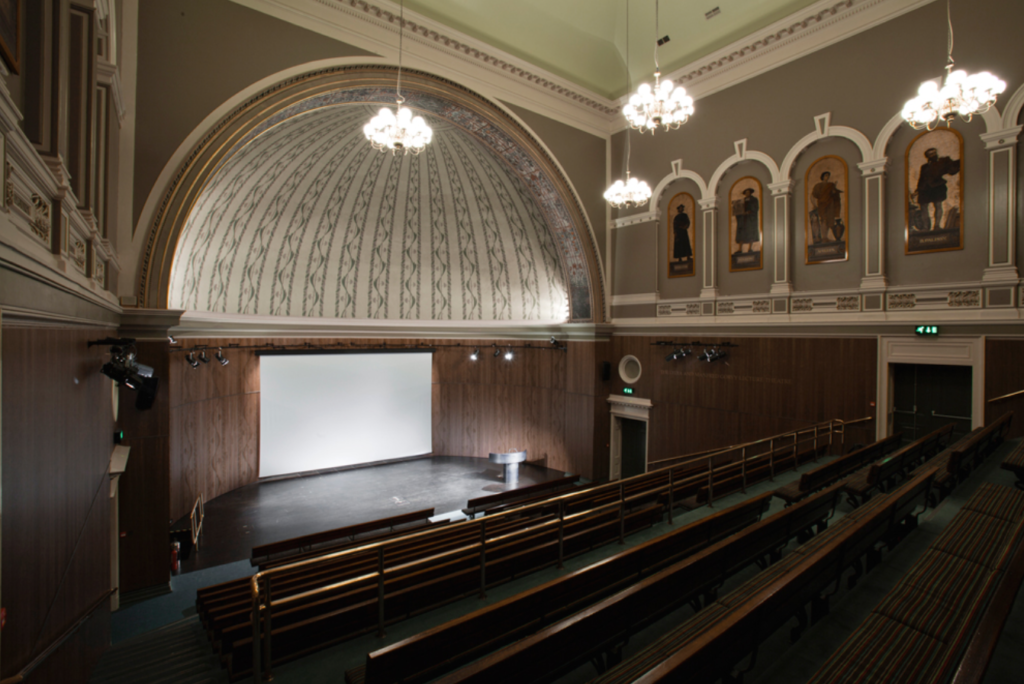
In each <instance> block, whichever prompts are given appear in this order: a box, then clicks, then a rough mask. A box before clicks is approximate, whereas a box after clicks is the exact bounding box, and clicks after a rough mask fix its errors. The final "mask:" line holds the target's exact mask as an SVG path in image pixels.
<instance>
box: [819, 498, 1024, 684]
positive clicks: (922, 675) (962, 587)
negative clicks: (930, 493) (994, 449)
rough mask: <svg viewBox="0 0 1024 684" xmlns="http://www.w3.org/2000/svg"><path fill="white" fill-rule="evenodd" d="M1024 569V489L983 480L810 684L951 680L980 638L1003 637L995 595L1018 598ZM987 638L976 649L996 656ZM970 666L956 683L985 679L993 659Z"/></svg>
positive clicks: (1003, 611) (1000, 609)
mask: <svg viewBox="0 0 1024 684" xmlns="http://www.w3.org/2000/svg"><path fill="white" fill-rule="evenodd" d="M1022 573H1024V493H1022V492H1018V491H1016V490H1014V489H1011V488H1009V487H1000V486H998V485H993V484H988V483H986V484H983V485H982V486H981V487H980V488H979V489H978V491H977V492H976V493H975V494H974V496H972V497H971V498H970V499H969V500H968V502H967V503H966V504H965V505H964V506H963V508H961V510H960V511H959V512H958V513H957V515H956V516H955V517H954V518H953V520H952V521H951V522H950V523H949V525H947V526H946V528H945V529H944V530H943V531H942V533H941V534H940V535H939V537H938V538H937V539H936V540H935V541H934V542H932V544H931V545H930V546H929V547H928V550H927V551H925V553H924V554H922V556H921V557H920V558H919V559H918V560H917V562H916V563H915V564H914V565H913V567H911V569H910V571H909V572H907V574H906V575H905V576H904V577H903V579H902V580H901V581H900V583H899V584H898V585H896V587H894V588H893V589H892V590H891V591H890V592H889V593H888V594H887V595H886V596H885V598H884V599H882V601H881V602H880V603H879V604H878V605H877V606H876V607H875V609H874V611H872V613H871V615H870V616H869V617H868V618H867V620H865V621H864V622H863V623H862V624H861V625H860V626H859V627H858V628H857V629H856V631H854V633H853V634H851V635H850V637H849V638H848V639H847V640H846V642H845V643H844V644H843V645H842V646H841V647H840V648H839V649H838V650H837V651H836V652H835V653H834V654H832V656H831V657H830V658H829V660H828V661H827V662H826V663H825V664H824V665H823V666H822V667H821V669H820V670H818V672H817V673H816V674H815V675H814V677H813V678H812V679H811V684H819V683H822V684H823V683H825V682H828V683H829V684H842V683H844V682H851V683H852V682H883V681H884V682H893V681H919V682H929V683H930V684H938V683H941V682H949V681H952V680H953V678H954V676H956V675H957V673H958V671H959V670H960V668H961V664H962V663H963V661H964V660H965V656H966V654H967V653H968V651H969V650H970V647H971V645H972V642H973V641H975V639H976V638H978V637H977V636H976V635H985V634H988V635H993V634H994V635H995V637H998V633H999V631H1000V630H1001V628H1002V621H1003V620H1005V617H1006V607H1005V606H999V605H998V604H994V603H993V600H994V598H995V597H996V596H999V595H1001V593H1002V595H1003V596H1007V595H1008V596H1009V597H1011V598H1010V601H1009V602H1010V603H1012V597H1013V596H1014V595H1016V592H1017V589H1018V588H1019V586H1020V582H1021V577H1022ZM1004 588H1005V589H1007V590H1008V591H1006V592H1001V591H1000V590H1001V589H1004ZM1004 600H1005V598H1004ZM986 622H989V623H992V622H995V624H993V625H992V626H991V628H990V629H987V630H986V629H980V627H981V626H982V625H983V624H984V623H986ZM988 642H989V643H987V644H981V645H980V646H979V648H978V649H975V651H976V652H977V653H987V654H988V655H989V656H990V655H991V652H992V650H993V648H994V642H995V639H993V638H991V636H989V637H988ZM970 664H971V666H972V669H973V679H972V680H965V679H963V678H961V677H958V678H957V680H958V681H980V680H981V678H982V676H983V675H984V671H985V666H986V664H987V659H985V662H977V661H976V660H975V659H972V662H971V663H970Z"/></svg>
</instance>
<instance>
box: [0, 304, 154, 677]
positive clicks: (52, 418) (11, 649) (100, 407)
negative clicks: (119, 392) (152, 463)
mask: <svg viewBox="0 0 1024 684" xmlns="http://www.w3.org/2000/svg"><path fill="white" fill-rule="evenodd" d="M112 332H113V331H112V330H107V329H85V328H74V329H61V328H47V327H24V328H19V327H12V326H11V325H10V324H8V323H6V322H5V324H4V328H3V332H2V350H3V602H4V607H5V608H6V609H7V625H6V627H5V628H4V634H3V640H2V654H0V656H2V657H0V659H2V662H3V665H2V670H0V676H2V677H9V676H12V675H14V674H15V673H17V672H18V671H19V670H21V668H22V667H24V666H25V665H26V664H27V663H28V662H29V661H31V660H32V659H33V658H34V657H35V656H36V655H38V654H39V653H40V652H41V651H42V650H43V649H45V648H46V647H47V646H48V645H49V644H50V643H52V642H53V641H54V639H56V638H57V637H58V636H60V635H61V634H62V633H63V632H64V631H65V630H66V629H67V628H68V627H69V626H70V625H71V624H72V623H74V622H75V621H76V620H77V619H78V618H79V617H80V616H81V615H82V614H83V613H85V612H86V610H87V609H88V608H89V607H90V606H91V605H92V604H93V603H94V602H95V601H96V600H97V599H98V598H99V597H100V596H102V595H103V593H104V592H106V591H107V590H108V589H109V588H110V518H109V502H110V499H109V492H110V485H109V476H108V472H109V461H110V453H111V450H112V447H113V432H114V419H113V411H112V405H111V386H112V383H111V381H110V380H109V379H108V378H106V377H105V376H104V375H102V374H101V373H100V370H99V369H100V366H101V365H102V363H103V362H104V361H105V360H106V358H107V357H106V349H105V348H103V347H94V348H92V349H89V348H88V347H87V342H88V341H89V340H91V339H98V338H103V337H107V336H108V335H110V334H111V333H112ZM132 456H133V457H134V454H133V455H132ZM109 642H110V611H109V608H108V607H107V605H104V606H103V607H101V608H100V609H99V610H98V611H97V612H96V613H94V614H93V617H92V618H91V619H90V620H89V621H88V622H86V623H85V624H84V625H83V626H82V628H81V629H80V630H79V631H78V632H76V634H75V635H74V636H72V638H71V639H70V640H69V641H67V642H66V643H65V644H64V645H63V646H62V647H61V648H60V649H58V650H57V651H56V652H55V653H54V654H53V655H51V656H50V657H49V658H48V659H47V660H46V661H45V662H44V664H43V665H42V666H41V667H40V668H39V669H37V670H36V671H35V672H33V673H32V682H34V683H39V684H43V683H48V682H53V683H57V682H60V683H62V684H64V683H72V684H75V683H79V682H81V683H83V684H84V682H87V681H88V679H89V674H90V672H91V671H92V668H93V666H94V665H95V663H96V660H97V659H98V658H99V656H100V654H101V653H102V652H103V649H104V648H106V646H107V644H109Z"/></svg>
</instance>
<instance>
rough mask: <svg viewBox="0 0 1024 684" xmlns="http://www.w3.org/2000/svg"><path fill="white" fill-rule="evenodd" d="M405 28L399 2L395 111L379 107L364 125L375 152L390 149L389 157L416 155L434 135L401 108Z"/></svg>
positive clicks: (428, 127)
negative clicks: (407, 154) (375, 114)
mask: <svg viewBox="0 0 1024 684" xmlns="http://www.w3.org/2000/svg"><path fill="white" fill-rule="evenodd" d="M404 28H405V2H404V0H402V2H401V3H400V9H399V19H398V85H397V87H396V88H395V104H396V105H397V106H396V111H395V112H392V111H391V108H390V107H383V108H381V110H380V112H378V114H377V116H375V117H373V118H372V119H370V123H368V124H366V125H365V126H363V134H364V135H365V136H366V139H367V140H369V141H370V144H371V145H372V146H373V148H374V149H375V150H380V151H381V152H383V151H385V150H391V154H397V153H399V152H401V153H402V154H405V153H406V152H412V153H413V154H419V153H420V152H422V151H423V148H424V147H426V146H427V145H429V144H430V140H431V138H433V137H434V132H433V131H432V130H430V126H428V125H427V122H426V121H424V120H423V117H422V116H418V115H417V116H413V114H412V111H411V110H410V109H409V108H407V107H403V106H402V103H403V102H405V98H404V97H402V47H403V46H402V35H403V30H404Z"/></svg>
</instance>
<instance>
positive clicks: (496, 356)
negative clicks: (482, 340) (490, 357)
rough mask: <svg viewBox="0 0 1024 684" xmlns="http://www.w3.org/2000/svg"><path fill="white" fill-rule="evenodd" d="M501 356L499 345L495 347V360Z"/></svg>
mask: <svg viewBox="0 0 1024 684" xmlns="http://www.w3.org/2000/svg"><path fill="white" fill-rule="evenodd" d="M499 356H501V350H500V349H498V347H497V345H495V347H494V358H498V357H499Z"/></svg>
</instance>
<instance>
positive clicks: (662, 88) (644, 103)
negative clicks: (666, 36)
mask: <svg viewBox="0 0 1024 684" xmlns="http://www.w3.org/2000/svg"><path fill="white" fill-rule="evenodd" d="M627 11H628V6H627ZM660 14H661V3H660V2H659V0H655V3H654V87H653V88H652V87H651V86H650V85H648V84H646V83H643V84H641V85H640V87H639V88H638V89H637V92H636V93H634V94H633V95H631V96H630V98H629V102H628V103H626V106H625V107H623V108H622V114H623V115H624V116H625V117H626V120H627V121H628V122H629V125H630V127H632V128H635V129H637V130H639V131H640V132H641V133H643V132H645V131H650V132H651V133H652V134H653V133H655V132H657V130H658V129H659V128H662V127H664V128H665V130H672V129H674V128H679V127H680V126H682V125H683V124H684V123H686V121H687V119H689V118H690V115H691V114H693V98H692V97H690V96H689V95H687V94H686V89H685V88H683V87H681V86H680V87H677V88H673V86H672V81H670V80H668V79H665V80H664V81H662V80H661V63H660V62H659V61H658V47H659V45H658V43H659V42H660V41H659V38H658V34H659V32H660V16H659V15H660Z"/></svg>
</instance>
